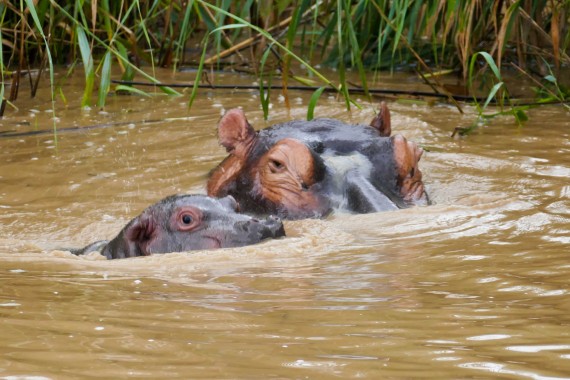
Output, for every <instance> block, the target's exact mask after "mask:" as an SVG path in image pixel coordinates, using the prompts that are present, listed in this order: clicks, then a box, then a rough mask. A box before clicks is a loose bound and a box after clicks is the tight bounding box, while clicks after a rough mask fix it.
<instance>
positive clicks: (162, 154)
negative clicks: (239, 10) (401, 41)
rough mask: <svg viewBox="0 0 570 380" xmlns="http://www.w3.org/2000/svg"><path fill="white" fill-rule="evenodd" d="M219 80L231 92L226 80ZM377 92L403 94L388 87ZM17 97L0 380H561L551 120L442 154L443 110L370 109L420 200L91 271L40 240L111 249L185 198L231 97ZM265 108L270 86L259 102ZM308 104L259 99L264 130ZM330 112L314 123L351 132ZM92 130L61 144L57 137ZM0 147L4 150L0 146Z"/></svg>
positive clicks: (566, 200)
mask: <svg viewBox="0 0 570 380" xmlns="http://www.w3.org/2000/svg"><path fill="white" fill-rule="evenodd" d="M230 79H231V78H230ZM394 82H397V83H401V82H403V81H402V80H401V78H400V79H399V78H396V79H394ZM74 86H75V84H74V83H73V82H72V83H70V84H69V86H68V89H67V90H66V91H67V92H66V96H67V97H68V100H69V104H68V105H67V106H63V105H62V104H60V103H61V101H60V100H58V104H59V105H58V110H57V114H56V117H57V118H58V119H57V121H56V122H57V125H58V128H60V133H59V134H58V136H57V145H56V142H55V141H54V136H53V135H52V134H50V133H46V134H37V135H19V134H20V133H22V132H27V131H35V130H45V129H50V128H51V126H52V121H51V120H50V118H51V116H52V115H51V114H50V113H49V112H47V111H48V110H49V109H50V101H49V97H47V95H46V94H45V93H43V94H40V96H39V98H38V99H36V100H34V101H28V100H25V99H24V95H22V99H21V100H20V101H19V102H18V105H19V107H20V110H19V111H18V112H12V113H11V115H10V116H9V117H7V118H5V119H4V120H2V121H1V122H0V123H1V125H2V127H1V128H2V131H8V132H9V133H5V134H4V136H2V135H0V146H1V150H0V162H1V163H2V164H1V165H0V183H1V188H0V219H1V224H0V318H1V321H2V325H1V328H0V378H10V379H26V378H34V379H77V378H127V377H129V378H149V379H150V378H152V379H155V378H180V379H186V378H200V379H206V378H212V379H267V378H282V379H285V378H294V379H300V378H308V379H330V378H343V379H344V378H370V379H379V378H387V379H389V378H393V379H400V378H402V379H403V378H433V379H441V378H455V379H460V378H481V379H487V378H488V379H491V378H492V379H520V378H529V379H562V378H570V316H569V315H570V294H569V293H570V288H569V285H568V279H569V278H570V256H569V255H570V181H569V179H568V178H569V177H570V140H569V135H570V121H569V120H570V118H569V114H568V113H566V112H564V111H563V110H562V109H561V108H559V107H545V108H541V109H539V110H533V111H531V112H530V121H529V122H528V123H527V125H526V126H525V127H523V128H517V127H516V126H514V125H512V122H511V121H510V120H508V119H503V120H497V121H495V122H494V123H493V125H492V126H490V127H486V128H484V129H481V130H480V131H479V132H478V133H476V134H474V135H473V136H471V137H469V138H466V139H460V140H454V139H450V138H449V135H450V133H451V131H452V130H453V128H455V127H457V126H466V125H467V124H469V123H470V122H471V121H472V120H473V118H474V115H475V113H474V110H472V109H467V110H466V111H467V113H466V115H464V116H461V115H459V114H458V113H457V112H456V111H455V110H454V109H453V108H450V107H447V106H425V105H412V104H407V103H406V104H399V103H392V104H390V106H391V109H392V112H393V117H392V120H393V129H394V130H395V131H396V132H398V133H402V134H404V135H406V136H407V137H409V138H411V139H413V140H415V141H418V142H420V143H421V144H422V145H423V146H424V147H425V148H426V149H427V150H429V151H428V152H426V154H425V155H424V157H423V159H422V165H423V166H422V167H423V171H424V175H425V181H426V183H427V185H428V191H429V192H430V194H431V196H432V199H433V201H434V205H432V206H429V207H424V208H414V209H408V210H400V211H397V212H386V213H378V214H369V215H342V214H337V215H332V216H331V217H329V218H328V219H326V220H324V221H318V220H309V221H297V222H287V223H286V230H287V233H288V235H289V236H288V237H287V238H285V239H283V240H279V241H268V242H264V243H262V244H260V245H256V246H251V247H246V248H240V249H226V250H219V251H210V252H208V251H203V252H194V253H173V254H166V255H158V256H151V257H146V258H137V259H128V260H116V261H105V260H102V259H101V257H100V256H88V257H74V256H72V255H70V254H69V253H67V252H65V251H60V250H57V248H58V247H66V246H67V247H69V246H82V245H84V244H87V243H89V242H91V241H93V240H97V239H101V238H111V237H113V236H114V235H115V234H116V233H117V232H118V231H119V230H120V229H121V227H122V226H123V225H124V224H125V223H126V222H127V221H128V220H129V219H130V218H131V217H133V216H134V215H136V214H138V212H140V210H142V209H143V208H145V207H146V206H147V205H149V204H151V203H154V202H155V201H157V200H158V199H160V198H162V197H164V196H166V195H169V194H172V193H187V192H203V189H204V184H205V181H206V176H207V173H208V171H209V170H210V169H211V168H213V167H214V166H215V165H216V163H217V162H219V160H220V159H222V158H223V157H224V151H223V150H222V149H221V148H220V147H218V145H217V142H216V134H215V124H216V121H217V119H218V118H219V116H220V114H221V112H222V111H223V110H224V109H228V108H231V107H235V106H243V107H244V109H245V110H246V113H247V114H248V115H249V118H250V121H251V122H252V123H253V124H254V125H255V126H256V127H264V126H265V125H266V124H265V122H264V121H263V118H262V113H261V112H260V110H259V107H258V101H257V99H256V98H255V96H254V94H253V93H251V92H245V91H244V92H238V91H234V92H231V91H225V92H216V91H212V92H202V96H201V97H200V98H199V99H198V100H197V103H196V105H195V108H194V109H193V110H192V112H191V113H189V112H188V111H187V109H186V103H185V101H186V98H165V97H162V96H156V97H153V98H149V99H147V98H139V97H117V98H111V99H110V103H109V104H108V106H107V107H106V109H105V112H99V111H98V110H96V109H93V110H81V109H80V108H79V106H78V105H77V104H76V103H77V101H76V100H75V99H77V98H79V97H80V94H79V93H77V92H74V88H75V87H74ZM275 95H276V94H275ZM308 96H309V95H306V94H297V93H294V94H292V109H291V110H290V111H287V110H286V109H285V107H284V106H283V103H282V102H281V101H280V100H279V99H278V98H277V96H275V98H274V104H273V109H272V111H271V120H270V122H269V124H271V123H274V122H280V121H285V120H289V119H290V118H302V117H304V115H305V112H306V104H307V99H308ZM371 110H372V106H370V105H366V106H365V107H364V109H363V110H362V111H353V112H352V113H351V114H349V113H347V112H346V111H345V110H344V109H343V104H342V103H341V102H338V101H337V100H336V99H334V98H331V99H327V98H326V97H325V98H324V99H323V100H322V101H321V102H320V106H319V107H318V109H317V114H318V115H320V116H330V117H337V118H340V119H342V120H345V121H352V122H359V123H363V122H367V121H368V120H369V119H371V116H372V111H371ZM101 124H108V126H107V127H104V128H92V129H81V130H78V131H73V130H71V131H65V130H64V128H70V127H75V126H97V125H101ZM8 135H10V136H8Z"/></svg>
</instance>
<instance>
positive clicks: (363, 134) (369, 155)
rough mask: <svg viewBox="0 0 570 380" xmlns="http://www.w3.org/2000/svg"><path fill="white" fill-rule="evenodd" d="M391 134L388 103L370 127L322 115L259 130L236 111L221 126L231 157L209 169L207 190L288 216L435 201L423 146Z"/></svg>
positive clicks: (256, 210)
mask: <svg viewBox="0 0 570 380" xmlns="http://www.w3.org/2000/svg"><path fill="white" fill-rule="evenodd" d="M390 135H391V122H390V112H389V110H388V107H387V105H386V103H384V102H382V103H381V105H380V110H379V112H378V114H377V115H376V117H374V119H373V120H372V122H371V123H370V125H351V124H346V123H343V122H341V121H339V120H335V119H327V118H322V119H314V120H311V121H305V120H295V121H290V122H286V123H282V124H276V125H273V126H271V127H268V128H265V129H262V130H259V131H257V132H256V131H255V130H254V129H253V127H252V126H251V125H250V123H249V122H248V120H247V118H246V116H245V114H244V112H243V111H242V110H241V109H237V108H236V109H231V110H229V111H228V112H227V113H225V114H224V116H222V118H221V119H220V121H219V123H218V140H219V143H220V145H222V146H223V147H224V148H225V149H226V151H227V152H228V153H229V155H228V156H227V157H226V158H225V159H224V160H223V161H222V162H221V163H220V164H219V165H218V166H217V167H216V168H215V169H214V170H212V171H211V172H210V176H209V180H208V184H207V193H208V195H210V196H214V197H223V196H227V195H231V196H233V197H234V198H235V199H236V200H237V201H238V202H239V204H240V206H241V210H242V211H243V212H247V213H252V214H257V215H269V214H274V215H277V216H279V217H281V218H286V219H304V218H321V217H325V216H327V215H328V214H329V213H330V212H331V211H333V210H341V211H346V212H351V213H370V212H377V211H387V210H396V209H401V208H406V207H410V206H414V205H425V204H428V203H429V199H428V195H427V193H426V191H425V189H424V184H423V182H422V173H421V171H420V169H419V167H418V162H419V160H420V158H421V156H422V153H423V150H422V149H421V148H420V147H419V146H418V145H417V144H416V143H414V142H411V141H407V140H406V138H404V137H403V136H401V135H395V136H390Z"/></svg>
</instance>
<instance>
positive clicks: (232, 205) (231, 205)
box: [219, 195, 239, 212]
mask: <svg viewBox="0 0 570 380" xmlns="http://www.w3.org/2000/svg"><path fill="white" fill-rule="evenodd" d="M219 202H220V203H221V204H222V206H224V207H226V208H228V209H230V210H232V211H236V212H239V204H238V203H237V201H236V200H235V198H234V197H232V196H231V195H228V196H226V197H223V198H220V199H219Z"/></svg>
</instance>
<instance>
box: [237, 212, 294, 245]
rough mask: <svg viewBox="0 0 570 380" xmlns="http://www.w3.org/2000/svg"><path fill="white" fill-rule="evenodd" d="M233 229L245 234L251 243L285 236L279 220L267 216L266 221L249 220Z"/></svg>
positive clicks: (241, 222) (239, 223)
mask: <svg viewBox="0 0 570 380" xmlns="http://www.w3.org/2000/svg"><path fill="white" fill-rule="evenodd" d="M235 229H236V230H237V231H240V233H243V234H245V235H246V236H247V237H248V239H249V240H251V241H255V240H257V241H259V240H263V239H268V238H277V237H281V236H285V228H284V227H283V222H282V221H281V219H280V218H278V217H276V216H269V217H268V218H266V219H262V220H258V219H249V220H247V221H240V222H237V223H236V224H235Z"/></svg>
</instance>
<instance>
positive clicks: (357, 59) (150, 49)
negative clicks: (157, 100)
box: [0, 0, 570, 117]
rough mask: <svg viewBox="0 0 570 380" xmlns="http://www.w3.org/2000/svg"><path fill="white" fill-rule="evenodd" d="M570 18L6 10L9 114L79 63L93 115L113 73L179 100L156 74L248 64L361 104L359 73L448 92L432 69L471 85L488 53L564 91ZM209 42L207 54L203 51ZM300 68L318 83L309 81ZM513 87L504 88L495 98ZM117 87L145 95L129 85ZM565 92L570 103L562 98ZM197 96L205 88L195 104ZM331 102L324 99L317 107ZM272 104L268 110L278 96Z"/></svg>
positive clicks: (306, 4) (200, 5)
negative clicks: (44, 82)
mask: <svg viewBox="0 0 570 380" xmlns="http://www.w3.org/2000/svg"><path fill="white" fill-rule="evenodd" d="M569 15H570V1H567V0H516V1H515V0H494V1H485V0H471V1H467V0H455V1H445V0H427V1H422V0H335V1H330V0H328V1H322V0H321V1H308V0H275V1H258V0H238V1H229V0H215V1H204V0H162V1H157V0H152V1H151V0H134V1H125V0H120V1H109V0H74V1H68V2H57V1H55V0H37V1H33V0H12V1H0V17H1V20H2V24H1V25H2V26H1V30H0V32H1V36H2V40H1V41H2V45H3V46H2V50H0V75H1V77H2V78H1V79H2V87H1V88H0V95H2V103H3V107H2V108H1V110H2V111H1V112H3V110H4V107H5V102H6V101H8V102H14V101H15V99H16V97H17V95H18V94H17V88H18V83H17V82H18V81H19V80H20V78H21V77H20V73H22V72H24V71H27V70H31V69H33V68H36V69H39V70H40V72H41V70H42V69H43V68H44V66H46V65H47V66H48V69H49V73H50V76H52V77H51V83H52V86H54V82H53V71H54V67H57V66H58V65H72V67H79V66H81V65H76V66H73V65H74V64H75V63H77V62H81V63H82V66H83V69H84V72H85V87H84V88H85V91H84V96H83V100H82V104H83V105H84V106H90V105H91V104H92V96H93V93H94V92H95V91H96V90H97V91H98V96H97V101H96V105H97V106H98V107H104V106H105V99H106V96H107V94H108V92H109V91H112V90H113V88H112V84H111V73H112V72H115V73H116V72H117V71H119V72H120V73H121V76H122V79H125V80H132V79H133V78H134V77H136V76H139V77H142V78H144V79H145V80H147V81H149V82H152V83H155V84H156V86H157V87H158V88H160V89H161V90H162V91H163V92H164V93H166V94H170V95H180V94H179V93H178V92H177V91H175V90H174V89H172V88H169V87H168V86H165V85H163V84H162V83H160V82H159V81H158V80H157V79H156V75H155V68H156V67H157V66H160V67H171V68H173V69H174V70H175V69H177V68H179V67H181V66H184V65H191V66H197V67H198V68H199V69H198V74H201V72H202V70H203V69H204V68H205V67H207V66H210V65H222V66H224V67H225V66H226V65H234V66H236V65H238V64H239V65H241V66H247V67H248V68H250V69H251V71H252V72H255V73H256V75H257V76H258V79H257V80H258V82H259V83H260V84H262V86H263V83H267V81H269V80H273V81H274V82H275V81H277V80H280V81H281V83H282V85H283V91H284V93H283V95H284V96H285V98H286V99H288V97H287V86H288V85H289V84H290V83H291V81H298V82H301V83H309V82H311V83H314V82H315V81H316V82H318V86H319V90H320V86H323V87H332V88H334V89H336V90H337V91H338V92H339V93H340V94H341V95H343V96H344V99H345V100H346V105H347V107H350V106H351V105H352V104H354V102H352V100H351V98H350V95H349V88H350V86H351V84H350V83H348V80H347V70H348V69H349V68H354V70H356V72H357V73H358V76H359V82H360V83H359V85H360V86H361V87H362V89H363V90H364V92H365V94H366V93H367V91H368V88H369V86H370V83H369V82H368V79H367V78H370V76H369V75H368V73H369V72H370V71H379V70H391V71H394V70H399V69H409V68H413V69H415V70H418V71H420V72H426V73H427V74H429V75H426V76H424V78H431V79H429V80H430V81H432V82H433V83H431V84H432V85H433V86H434V88H436V89H437V90H438V91H439V90H441V91H442V92H444V93H445V91H446V90H445V89H444V88H443V86H442V85H440V84H439V83H438V79H437V78H438V76H437V75H431V74H430V73H429V71H431V70H436V71H439V70H440V69H443V68H445V69H451V71H452V72H455V73H457V74H458V75H459V76H460V77H462V78H463V79H465V80H467V79H468V76H469V73H470V72H471V73H472V74H476V73H477V72H478V70H480V69H483V71H482V72H483V73H485V72H488V70H485V67H488V66H489V61H488V60H487V59H481V58H482V57H484V56H483V55H481V54H477V53H478V52H485V53H486V54H488V56H489V57H490V58H492V61H493V62H494V63H495V66H496V67H497V69H498V71H499V73H500V72H501V71H502V70H504V68H505V67H510V65H511V63H516V65H517V70H519V69H520V70H522V71H523V72H524V73H527V74H528V75H529V76H534V77H535V79H536V80H538V81H539V83H541V84H543V85H544V86H550V87H553V86H557V88H558V90H560V88H561V84H559V81H558V80H556V77H558V73H559V70H560V67H562V66H568V65H570V57H569V56H568V47H569V45H570V28H569V22H568V20H569ZM199 41H202V46H201V49H198V50H193V49H192V47H193V46H194V45H193V44H194V43H195V42H199ZM268 49H272V50H268ZM236 56H237V58H236ZM258 57H262V58H263V59H261V60H260V59H259V58H258ZM473 57H476V58H473ZM293 61H296V62H297V63H298V64H301V65H303V66H304V67H305V68H307V71H306V72H307V74H299V73H298V72H297V71H298V70H297V69H296V67H298V65H293V64H292V63H293ZM317 64H321V65H327V66H330V67H333V68H336V69H337V71H336V72H337V74H336V75H337V77H336V78H334V79H330V78H326V77H325V76H324V75H323V74H322V73H321V72H320V71H319V70H317V69H315V65H317ZM299 72H300V71H299ZM535 72H536V73H538V76H535V75H534V74H533V73H535ZM493 75H494V77H495V78H496V73H494V74H493ZM270 77H271V78H272V79H270ZM492 77H493V76H491V78H492ZM199 80H200V75H198V77H197V80H196V84H198V81H199ZM426 80H427V79H426ZM9 82H12V83H13V85H12V86H11V87H10V89H11V91H10V94H8V91H6V88H7V87H6V86H5V83H9ZM497 83H498V82H497ZM314 84H316V83H314ZM32 87H34V86H32ZM505 88H506V87H505V84H504V83H503V84H502V85H500V86H499V87H498V88H496V89H495V90H494V91H495V93H494V94H493V95H497V94H499V95H500V94H501V93H502V91H505ZM116 89H117V87H115V90H116ZM118 89H120V90H127V91H132V92H135V93H139V94H140V93H143V91H142V90H140V89H135V88H133V87H130V86H125V85H120V87H118ZM262 91H263V90H262ZM267 91H268V90H267ZM490 91H493V88H491V89H490ZM554 91H555V93H556V94H557V97H555V99H558V100H560V99H561V97H560V95H561V94H563V92H562V91H557V90H556V89H554ZM556 91H557V92H556ZM197 92H198V87H197V86H195V87H194V88H193V91H192V94H191V95H190V100H189V104H190V105H191V104H192V101H193V100H194V98H195V96H196V94H197ZM321 93H322V91H318V92H316V93H315V94H314V96H313V98H312V101H311V105H312V107H313V108H314V105H315V104H316V102H317V100H318V96H319V95H320V94H321ZM32 94H33V92H32ZM52 95H53V96H54V97H55V94H54V89H53V88H52ZM491 98H494V96H493V97H491ZM261 99H262V106H263V102H264V101H265V102H267V99H268V98H267V92H266V93H264V96H262V97H261ZM562 99H565V98H564V97H562ZM487 105H488V102H487V104H484V105H483V106H484V107H486V106H487ZM266 108H267V105H265V106H264V110H265V111H266V112H267V110H266ZM1 112H0V117H1V116H2V113H1ZM310 114H312V112H311V113H310ZM310 114H309V115H308V116H310Z"/></svg>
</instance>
